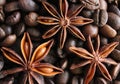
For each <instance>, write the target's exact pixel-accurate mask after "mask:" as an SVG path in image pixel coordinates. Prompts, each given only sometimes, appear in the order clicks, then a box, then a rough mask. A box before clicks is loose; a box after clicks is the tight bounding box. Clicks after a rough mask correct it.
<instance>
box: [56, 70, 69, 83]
mask: <svg viewBox="0 0 120 84" xmlns="http://www.w3.org/2000/svg"><path fill="white" fill-rule="evenodd" d="M68 79H69V73H68V72H67V71H64V73H62V74H59V75H57V76H56V79H55V80H56V84H67V82H68Z"/></svg>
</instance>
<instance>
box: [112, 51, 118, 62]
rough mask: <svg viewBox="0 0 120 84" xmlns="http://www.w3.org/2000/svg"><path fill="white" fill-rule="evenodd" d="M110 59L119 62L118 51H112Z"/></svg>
mask: <svg viewBox="0 0 120 84" xmlns="http://www.w3.org/2000/svg"><path fill="white" fill-rule="evenodd" d="M111 57H112V58H113V59H114V60H116V61H120V50H118V49H115V50H113V52H112V53H111Z"/></svg>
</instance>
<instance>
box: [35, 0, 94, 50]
mask: <svg viewBox="0 0 120 84" xmlns="http://www.w3.org/2000/svg"><path fill="white" fill-rule="evenodd" d="M42 4H43V6H44V7H45V9H46V10H47V11H48V12H49V13H50V14H51V15H52V16H53V17H44V16H39V17H38V20H37V21H38V22H39V23H41V24H44V25H53V27H52V28H51V29H50V30H48V31H47V32H46V33H45V34H44V35H43V36H42V37H43V38H44V39H46V38H50V37H52V36H54V35H55V34H56V33H57V32H59V31H60V30H61V35H60V48H63V47H64V43H65V40H66V37H67V30H69V31H70V32H71V33H72V34H73V35H75V36H76V37H78V38H80V39H81V40H83V41H85V37H84V36H83V34H82V33H81V31H80V30H79V29H78V28H77V27H76V26H82V25H85V24H89V23H92V22H93V20H92V19H89V18H84V17H81V16H77V15H78V14H79V13H80V12H81V11H82V9H83V8H84V7H85V6H84V5H80V6H76V7H75V8H74V9H73V8H71V9H69V4H68V2H67V0H59V8H60V13H59V12H58V11H57V10H56V9H55V8H54V7H53V6H52V5H50V4H49V3H47V2H42Z"/></svg>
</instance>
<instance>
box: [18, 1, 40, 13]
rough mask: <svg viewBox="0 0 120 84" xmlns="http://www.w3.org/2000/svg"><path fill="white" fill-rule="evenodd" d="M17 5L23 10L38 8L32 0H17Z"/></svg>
mask: <svg viewBox="0 0 120 84" xmlns="http://www.w3.org/2000/svg"><path fill="white" fill-rule="evenodd" d="M19 6H20V7H21V9H22V10H24V11H36V10H38V5H37V4H36V3H35V2H34V0H19Z"/></svg>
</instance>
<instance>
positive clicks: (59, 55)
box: [57, 48, 66, 58]
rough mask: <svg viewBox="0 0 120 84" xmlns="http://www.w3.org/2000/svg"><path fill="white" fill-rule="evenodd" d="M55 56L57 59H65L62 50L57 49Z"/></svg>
mask: <svg viewBox="0 0 120 84" xmlns="http://www.w3.org/2000/svg"><path fill="white" fill-rule="evenodd" d="M57 54H58V55H57V56H58V57H59V58H65V57H66V54H64V52H63V50H62V49H60V48H57Z"/></svg>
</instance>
